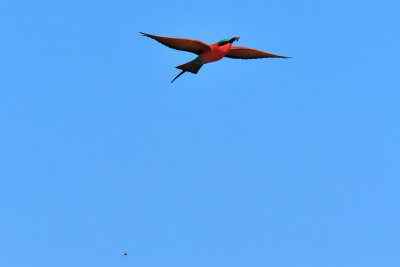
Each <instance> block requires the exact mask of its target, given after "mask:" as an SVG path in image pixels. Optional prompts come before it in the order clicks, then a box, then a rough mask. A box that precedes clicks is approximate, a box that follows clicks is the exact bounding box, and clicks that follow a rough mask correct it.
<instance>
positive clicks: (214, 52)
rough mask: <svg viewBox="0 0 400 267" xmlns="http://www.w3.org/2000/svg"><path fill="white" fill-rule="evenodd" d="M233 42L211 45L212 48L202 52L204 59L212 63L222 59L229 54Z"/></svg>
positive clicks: (205, 61)
mask: <svg viewBox="0 0 400 267" xmlns="http://www.w3.org/2000/svg"><path fill="white" fill-rule="evenodd" d="M231 47H232V43H227V44H225V45H222V46H218V43H215V44H212V45H210V50H208V51H206V52H203V53H202V54H200V56H201V58H202V59H203V61H204V63H210V62H214V61H218V60H221V59H222V58H224V57H225V56H226V54H228V52H229V51H230V50H231Z"/></svg>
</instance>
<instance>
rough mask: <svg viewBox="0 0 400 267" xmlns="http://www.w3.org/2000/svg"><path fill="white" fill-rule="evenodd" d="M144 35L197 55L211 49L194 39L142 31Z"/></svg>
mask: <svg viewBox="0 0 400 267" xmlns="http://www.w3.org/2000/svg"><path fill="white" fill-rule="evenodd" d="M140 33H141V34H142V35H144V36H147V37H150V38H152V39H154V40H156V41H157V42H160V43H162V44H163V45H166V46H168V47H170V48H173V49H176V50H183V51H187V52H192V53H195V54H197V55H200V54H201V53H202V52H204V51H207V50H209V49H210V46H208V45H207V44H205V43H203V42H201V41H198V40H193V39H185V38H175V37H164V36H157V35H151V34H147V33H144V32H140Z"/></svg>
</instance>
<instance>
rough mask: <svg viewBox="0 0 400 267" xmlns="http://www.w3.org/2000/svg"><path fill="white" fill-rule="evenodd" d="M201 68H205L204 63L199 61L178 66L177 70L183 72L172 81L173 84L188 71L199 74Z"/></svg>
mask: <svg viewBox="0 0 400 267" xmlns="http://www.w3.org/2000/svg"><path fill="white" fill-rule="evenodd" d="M201 66H203V63H202V62H201V61H199V60H197V59H195V60H192V61H190V62H188V63H185V64H183V65H180V66H177V67H176V68H177V69H180V70H182V71H181V72H180V73H179V74H178V75H177V76H176V77H175V78H174V79H173V80H172V81H171V83H173V82H174V81H175V80H176V78H178V77H179V76H181V75H182V74H184V73H185V72H187V71H189V72H191V73H194V74H197V72H199V69H200V68H201Z"/></svg>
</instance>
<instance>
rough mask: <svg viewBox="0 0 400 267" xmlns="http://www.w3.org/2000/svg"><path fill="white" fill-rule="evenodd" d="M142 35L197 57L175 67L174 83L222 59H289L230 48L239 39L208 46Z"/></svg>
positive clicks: (255, 51) (245, 49)
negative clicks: (179, 78) (177, 79)
mask: <svg viewBox="0 0 400 267" xmlns="http://www.w3.org/2000/svg"><path fill="white" fill-rule="evenodd" d="M140 33H141V34H142V35H144V36H147V37H150V38H152V39H154V40H156V41H158V42H160V43H162V44H163V45H166V46H168V47H170V48H173V49H177V50H182V51H187V52H192V53H195V54H197V55H198V57H196V58H195V59H194V60H192V61H190V62H188V63H185V64H183V65H180V66H177V67H176V68H178V69H181V70H182V71H181V72H180V73H179V74H178V75H177V76H176V77H175V78H174V79H173V80H172V81H171V83H172V82H174V81H175V80H176V78H178V77H179V76H181V75H182V74H184V73H185V72H187V71H189V72H191V73H194V74H197V72H198V71H199V69H200V68H201V67H202V66H203V65H204V64H206V63H210V62H214V61H218V60H220V59H222V58H223V57H229V58H240V59H255V58H267V57H274V58H289V57H284V56H279V55H275V54H271V53H267V52H264V51H261V50H257V49H253V48H247V47H240V46H232V43H233V42H234V41H238V40H239V37H233V38H231V39H224V40H221V41H219V42H218V43H215V44H212V45H208V44H205V43H203V42H201V41H198V40H193V39H186V38H175V37H164V36H157V35H152V34H148V33H144V32H140Z"/></svg>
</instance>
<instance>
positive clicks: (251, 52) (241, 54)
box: [225, 46, 289, 59]
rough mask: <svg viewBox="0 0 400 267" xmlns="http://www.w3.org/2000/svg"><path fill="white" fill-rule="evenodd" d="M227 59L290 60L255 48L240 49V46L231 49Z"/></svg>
mask: <svg viewBox="0 0 400 267" xmlns="http://www.w3.org/2000/svg"><path fill="white" fill-rule="evenodd" d="M225 57H230V58H241V59H254V58H265V57H279V58H289V57H284V56H279V55H275V54H271V53H267V52H264V51H261V50H257V49H253V48H248V47H240V46H235V47H231V50H229V52H228V54H226V56H225Z"/></svg>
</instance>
